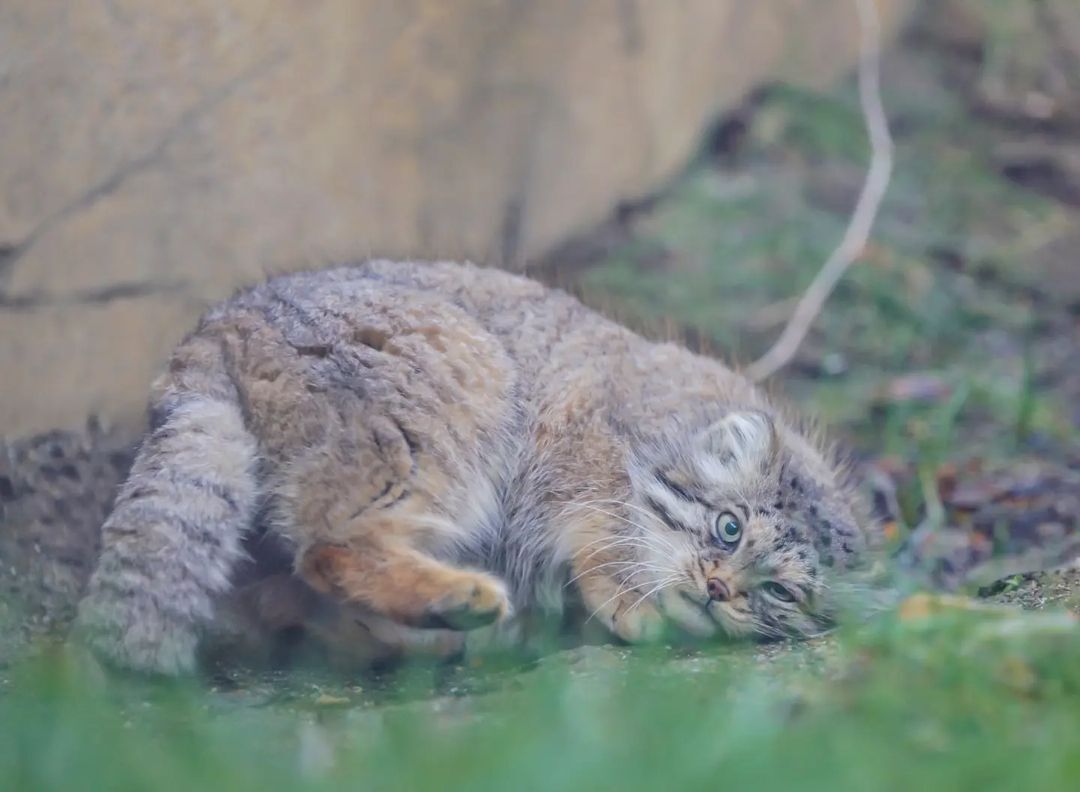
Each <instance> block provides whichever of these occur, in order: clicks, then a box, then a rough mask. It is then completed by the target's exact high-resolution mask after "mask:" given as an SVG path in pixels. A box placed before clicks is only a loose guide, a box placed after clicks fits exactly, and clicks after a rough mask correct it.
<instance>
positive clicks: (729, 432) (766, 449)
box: [699, 410, 778, 467]
mask: <svg viewBox="0 0 1080 792" xmlns="http://www.w3.org/2000/svg"><path fill="white" fill-rule="evenodd" d="M699 442H700V443H701V447H702V449H703V450H704V451H706V452H707V453H709V454H711V455H713V456H715V457H717V458H718V459H719V460H720V462H721V463H722V464H724V465H727V466H732V467H743V466H746V465H752V464H758V465H761V466H762V467H765V466H767V465H768V464H769V462H770V461H771V460H772V459H773V458H774V457H775V456H776V452H777V447H778V440H777V437H776V426H775V424H773V421H772V419H771V418H770V417H769V416H768V415H766V414H765V413H763V412H761V411H760V410H738V411H736V412H731V413H728V414H727V415H725V416H724V417H723V418H721V419H720V420H719V421H717V422H716V423H714V424H712V425H711V426H709V428H708V429H706V430H705V431H704V432H702V433H701V436H700V437H699Z"/></svg>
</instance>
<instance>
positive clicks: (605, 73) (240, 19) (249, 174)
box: [0, 0, 913, 437]
mask: <svg viewBox="0 0 1080 792" xmlns="http://www.w3.org/2000/svg"><path fill="white" fill-rule="evenodd" d="M912 4H913V3H912V2H911V0H879V5H880V6H881V8H882V10H883V12H884V15H885V17H886V21H887V23H888V25H889V27H890V29H895V28H896V27H897V25H898V24H899V22H900V20H901V17H902V16H903V12H904V11H906V10H907V8H908V7H909V6H911V5H912ZM853 8H854V6H853V2H852V0H768V1H767V2H744V1H743V0H685V1H684V2H643V1H642V0H597V2H587V3H583V2H579V1H578V0H552V1H551V2H544V3H521V2H511V0H463V2H458V3H445V2H436V1H435V0H406V2H399V0H311V2H305V3H286V4H282V3H268V2H266V1H265V0H231V2H228V3H220V2H212V1H211V0H191V1H190V2H185V3H152V2H147V0H92V1H89V2H80V3H47V2H41V1H40V0H8V2H5V3H3V4H2V6H0V119H3V121H2V124H0V338H2V339H3V343H0V372H4V375H5V382H4V385H3V388H2V390H0V435H7V436H9V437H10V436H27V435H29V434H31V433H33V432H37V431H44V430H48V429H51V428H53V427H75V426H78V425H80V424H81V423H82V421H83V419H84V418H85V416H86V415H87V414H89V413H95V414H100V415H101V416H102V417H103V418H106V419H113V420H121V421H127V422H130V421H132V420H134V419H136V418H137V416H138V415H139V414H140V410H141V407H142V401H143V397H144V393H145V390H146V386H147V384H148V382H149V380H150V379H151V377H152V374H153V372H154V370H155V369H156V368H157V366H158V365H160V363H161V360H162V358H163V357H164V355H165V354H166V352H167V350H168V349H169V347H170V346H171V345H172V344H174V343H175V342H176V341H177V340H178V338H179V337H180V335H181V334H182V333H183V332H184V330H185V329H186V328H187V327H188V326H189V325H190V324H191V322H192V321H193V319H194V317H195V316H196V315H197V314H198V313H199V312H200V311H201V310H202V308H203V307H204V306H205V305H206V304H207V303H208V302H210V301H213V300H217V299H219V298H221V297H223V296H225V295H226V294H227V293H228V292H229V291H230V290H231V289H233V288H235V287H236V286H238V285H240V284H245V283H250V282H252V281H254V280H257V279H259V278H261V277H262V276H264V275H265V274H266V273H268V272H278V271H282V270H285V269H290V268H296V267H298V266H308V265H312V264H320V263H322V262H324V261H326V260H329V259H335V260H339V259H345V258H356V257H361V256H364V255H367V254H380V255H396V256H403V255H410V256H433V255H439V256H443V257H469V258H473V259H476V260H484V261H488V262H492V263H502V264H507V265H522V264H523V263H524V262H526V261H527V260H529V259H531V258H532V257H533V256H535V255H536V254H538V253H540V252H541V251H543V250H545V249H547V248H549V247H550V246H551V245H553V244H554V243H556V242H558V241H559V240H561V239H563V238H565V237H566V236H567V234H569V233H571V232H573V231H576V230H580V229H583V228H586V227H588V226H590V225H592V224H593V223H595V222H597V221H599V220H600V219H602V218H603V217H604V216H605V215H607V214H608V213H609V212H610V211H611V210H612V209H613V207H615V206H617V205H618V204H619V203H620V202H622V201H625V200H629V199H633V198H636V197H639V196H641V195H643V194H645V193H647V192H649V191H651V190H653V189H654V188H655V187H656V186H657V185H658V184H659V183H661V182H662V181H663V180H664V179H665V178H667V177H668V176H670V175H671V174H672V173H673V172H674V171H675V170H677V169H678V168H679V167H680V166H681V165H682V163H684V162H685V161H686V159H687V158H688V156H689V155H690V153H691V152H692V150H693V149H694V146H695V144H696V142H697V141H698V140H699V138H700V136H701V133H702V131H703V129H704V128H705V127H706V126H707V125H708V123H709V122H710V121H711V120H712V119H713V118H715V117H716V115H717V114H718V113H720V112H722V111H723V110H724V109H725V108H728V107H731V106H732V105H733V103H735V102H737V101H738V100H739V99H740V98H741V97H742V96H743V95H745V94H746V93H747V92H748V91H749V90H751V89H752V88H753V87H754V86H756V85H759V84H761V83H763V82H766V81H769V80H774V79H787V80H795V81H799V82H803V83H818V84H820V83H823V82H826V81H828V80H830V79H831V78H833V77H835V76H836V75H837V74H839V73H840V72H842V71H843V70H845V69H847V68H850V67H851V65H852V64H853V62H854V60H855V53H856V48H857V37H856V35H855V32H856V27H855V16H854V13H853ZM12 372H18V376H14V375H13V374H12Z"/></svg>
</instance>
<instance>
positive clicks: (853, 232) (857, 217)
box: [745, 0, 893, 382]
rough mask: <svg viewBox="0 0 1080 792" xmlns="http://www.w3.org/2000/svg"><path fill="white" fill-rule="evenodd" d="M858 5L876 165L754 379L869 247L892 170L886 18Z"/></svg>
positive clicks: (862, 93) (784, 357)
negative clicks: (885, 85)
mask: <svg viewBox="0 0 1080 792" xmlns="http://www.w3.org/2000/svg"><path fill="white" fill-rule="evenodd" d="M855 5H856V7H857V9H858V12H859V34H860V40H859V101H860V104H861V105H862V112H863V118H864V119H865V123H866V131H867V133H868V135H869V137H870V168H869V170H868V171H867V173H866V181H865V182H864V183H863V187H862V191H861V192H860V193H859V200H858V202H857V203H856V204H855V211H854V213H853V214H852V216H851V221H850V222H849V223H848V227H847V230H846V231H845V232H844V238H843V239H842V240H841V241H840V245H839V247H837V248H836V250H834V251H833V253H832V255H831V256H830V257H829V259H828V260H827V261H826V262H825V264H824V266H822V268H821V271H820V272H818V274H817V276H816V277H815V278H814V280H813V282H811V284H810V286H809V287H808V288H807V290H806V293H805V294H803V296H802V298H801V299H800V300H799V304H798V305H797V306H796V307H795V312H794V313H793V314H792V315H791V319H790V320H788V323H787V325H786V326H785V327H784V332H783V333H781V334H780V338H779V339H777V341H776V343H775V344H773V346H772V348H771V349H769V351H768V352H766V353H765V354H764V355H762V356H761V357H760V358H759V359H758V360H755V361H754V362H753V363H751V364H750V365H749V366H747V368H746V369H745V374H746V375H747V376H748V377H749V378H750V379H751V380H753V381H754V382H760V381H761V380H763V379H767V378H768V377H770V376H772V375H773V374H775V373H776V372H777V371H779V370H780V369H781V368H783V367H784V366H786V365H787V364H788V363H789V362H790V361H791V358H792V357H794V355H795V352H796V351H797V350H798V348H799V344H801V343H802V342H803V339H804V338H806V333H807V332H808V331H809V330H810V325H811V324H813V322H814V320H815V319H816V318H817V316H818V314H819V313H821V308H822V306H823V305H824V304H825V301H826V300H827V299H828V298H829V295H830V294H832V291H833V289H834V288H835V287H836V284H837V282H838V281H839V280H840V278H841V277H843V275H844V273H845V272H846V271H847V269H848V267H850V266H851V265H852V263H854V262H855V261H856V260H857V259H858V258H859V257H860V256H861V255H862V252H863V250H864V249H865V248H866V243H867V240H868V239H869V237H870V229H871V227H872V226H873V225H874V219H875V218H876V217H877V213H878V208H879V207H880V206H881V199H882V198H883V197H884V195H885V190H886V189H887V188H888V186H889V178H890V176H891V175H892V166H893V142H892V136H891V135H890V134H889V122H888V119H887V118H886V117H885V109H884V107H883V106H882V103H881V22H880V20H879V18H878V11H877V4H876V1H875V0H855Z"/></svg>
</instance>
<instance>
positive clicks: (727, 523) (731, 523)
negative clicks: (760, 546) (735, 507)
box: [712, 512, 742, 545]
mask: <svg viewBox="0 0 1080 792" xmlns="http://www.w3.org/2000/svg"><path fill="white" fill-rule="evenodd" d="M712 535H713V539H715V540H716V541H718V542H723V543H724V544H729V545H733V544H735V543H736V542H738V541H739V537H740V536H742V524H741V523H740V522H739V518H738V517H736V516H735V515H734V514H732V513H731V512H724V513H723V514H721V515H720V516H719V517H717V518H716V522H714V523H713V529H712Z"/></svg>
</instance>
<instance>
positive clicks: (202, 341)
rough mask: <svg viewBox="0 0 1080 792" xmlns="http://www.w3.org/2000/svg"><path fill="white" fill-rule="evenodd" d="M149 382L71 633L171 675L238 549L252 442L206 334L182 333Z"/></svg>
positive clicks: (252, 497)
mask: <svg viewBox="0 0 1080 792" xmlns="http://www.w3.org/2000/svg"><path fill="white" fill-rule="evenodd" d="M155 391H156V393H157V395H156V396H155V397H154V398H153V400H152V402H151V416H152V421H151V424H152V431H151V432H150V434H148V435H147V436H146V438H145V439H144V440H143V444H142V447H141V448H140V450H139V453H138V455H137V456H136V458H135V463H134V466H133V467H132V470H131V473H130V475H129V477H128V479H127V481H126V482H125V483H124V485H123V486H122V487H121V488H120V491H119V493H118V494H117V497H116V502H115V505H114V507H113V511H112V513H111V514H110V515H109V518H108V519H107V520H106V522H105V525H104V527H103V529H102V548H101V556H100V559H99V561H98V566H97V569H96V570H95V572H94V574H93V575H92V577H91V578H90V583H89V586H88V589H87V593H86V596H85V598H84V599H83V601H82V602H81V603H80V605H79V613H78V617H77V620H76V625H75V636H76V638H77V639H78V640H81V641H83V642H85V643H87V644H89V646H90V647H91V648H92V649H94V650H95V651H96V653H97V654H98V655H99V656H101V657H102V659H104V660H106V661H108V662H110V663H112V664H114V665H119V666H122V667H124V668H129V669H133V670H138V671H146V672H156V673H162V674H182V673H187V672H189V671H191V670H193V668H194V666H195V659H196V648H197V645H198V641H199V637H200V634H201V633H202V631H203V629H204V628H205V627H206V626H207V625H208V624H209V623H210V621H211V620H212V618H213V610H214V603H215V600H216V599H217V598H218V597H219V596H220V595H221V594H223V593H224V592H226V591H227V590H228V589H229V586H230V582H229V576H230V572H231V571H232V568H233V565H234V564H235V562H236V561H237V560H238V559H239V558H240V557H241V556H242V554H243V550H242V546H241V543H242V539H243V535H244V533H245V532H246V531H247V530H248V529H249V528H250V526H251V523H252V520H253V517H254V511H255V508H256V507H255V501H256V489H257V482H256V475H255V467H256V457H257V445H256V441H255V438H254V437H253V436H252V435H251V434H250V432H249V431H248V430H247V429H246V428H245V425H244V417H243V413H242V410H241V407H240V402H239V396H238V394H237V391H236V388H235V385H234V384H233V382H232V380H231V378H230V377H229V376H228V374H227V371H226V367H225V361H224V360H223V358H222V348H221V346H220V345H219V344H218V343H217V342H216V341H215V340H214V339H211V338H208V337H200V336H194V337H192V338H190V339H189V340H188V341H186V342H185V343H184V344H182V345H181V346H180V348H179V349H178V350H177V351H176V353H175V354H174V356H173V360H172V363H171V366H170V369H169V372H168V373H167V374H165V375H164V376H163V377H162V378H161V379H160V380H159V381H158V383H157V385H156V387H155Z"/></svg>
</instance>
